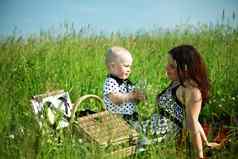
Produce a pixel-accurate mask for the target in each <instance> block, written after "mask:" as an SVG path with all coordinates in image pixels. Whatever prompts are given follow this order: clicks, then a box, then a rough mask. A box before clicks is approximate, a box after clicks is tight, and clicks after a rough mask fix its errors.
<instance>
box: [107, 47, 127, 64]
mask: <svg viewBox="0 0 238 159" xmlns="http://www.w3.org/2000/svg"><path fill="white" fill-rule="evenodd" d="M125 55H126V56H128V55H129V56H131V54H130V52H129V51H128V50H127V49H126V48H123V47H120V46H113V47H111V48H109V49H108V51H107V53H106V60H105V63H106V65H107V66H108V65H109V64H111V63H120V61H121V59H122V58H123V56H125Z"/></svg>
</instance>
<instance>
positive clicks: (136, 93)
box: [133, 90, 146, 101]
mask: <svg viewBox="0 0 238 159" xmlns="http://www.w3.org/2000/svg"><path fill="white" fill-rule="evenodd" d="M133 97H134V98H135V99H136V100H138V101H145V100H146V96H145V95H144V93H143V92H142V91H139V90H134V91H133Z"/></svg>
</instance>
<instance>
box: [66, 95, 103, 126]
mask: <svg viewBox="0 0 238 159" xmlns="http://www.w3.org/2000/svg"><path fill="white" fill-rule="evenodd" d="M88 99H95V100H97V101H99V102H100V103H101V104H102V106H103V105H104V103H103V100H102V98H101V97H99V96H97V95H93V94H87V95H84V96H82V97H79V98H78V99H77V101H76V103H75V105H74V107H73V110H72V115H71V119H70V123H73V121H74V117H75V113H76V111H77V109H78V107H79V106H80V104H81V103H82V102H83V101H85V100H88ZM102 108H103V107H102Z"/></svg>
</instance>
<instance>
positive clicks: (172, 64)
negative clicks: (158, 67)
mask: <svg viewBox="0 0 238 159" xmlns="http://www.w3.org/2000/svg"><path fill="white" fill-rule="evenodd" d="M165 69H166V74H167V76H168V78H169V79H170V80H172V81H176V80H178V73H177V64H176V61H175V60H174V59H173V58H172V56H171V55H170V54H168V63H167V65H166V68H165Z"/></svg>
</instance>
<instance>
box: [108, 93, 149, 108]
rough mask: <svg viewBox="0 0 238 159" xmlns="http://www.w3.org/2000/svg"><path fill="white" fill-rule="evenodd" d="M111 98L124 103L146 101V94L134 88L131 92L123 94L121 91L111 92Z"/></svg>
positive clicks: (117, 102)
mask: <svg viewBox="0 0 238 159" xmlns="http://www.w3.org/2000/svg"><path fill="white" fill-rule="evenodd" d="M109 98H110V100H111V101H112V103H114V104H116V105H117V104H122V103H126V102H133V101H144V100H145V95H144V94H143V93H142V92H140V91H138V90H134V91H132V92H131V93H126V94H122V93H120V92H117V93H112V92H111V93H110V94H109Z"/></svg>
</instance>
